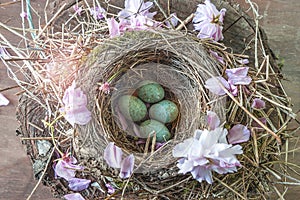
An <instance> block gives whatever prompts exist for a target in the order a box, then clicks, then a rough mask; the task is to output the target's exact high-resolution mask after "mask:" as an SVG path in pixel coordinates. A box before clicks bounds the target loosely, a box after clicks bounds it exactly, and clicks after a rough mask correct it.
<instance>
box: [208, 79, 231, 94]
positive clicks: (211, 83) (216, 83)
mask: <svg viewBox="0 0 300 200" xmlns="http://www.w3.org/2000/svg"><path fill="white" fill-rule="evenodd" d="M221 84H223V86H224V87H225V88H227V89H229V84H228V82H227V81H226V80H225V79H224V78H223V77H222V76H217V77H212V78H209V79H207V80H206V81H205V85H204V87H205V88H207V89H208V90H209V91H210V92H211V93H213V94H216V95H224V94H226V92H225V91H224V90H223V88H222V86H221Z"/></svg>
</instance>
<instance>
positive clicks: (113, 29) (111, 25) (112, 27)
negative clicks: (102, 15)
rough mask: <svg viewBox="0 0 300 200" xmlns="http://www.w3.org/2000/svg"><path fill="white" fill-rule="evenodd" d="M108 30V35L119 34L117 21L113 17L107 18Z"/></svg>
mask: <svg viewBox="0 0 300 200" xmlns="http://www.w3.org/2000/svg"><path fill="white" fill-rule="evenodd" d="M107 24H108V30H109V35H110V37H115V36H119V35H120V28H119V23H118V22H117V21H116V20H115V18H113V17H112V18H110V19H107Z"/></svg>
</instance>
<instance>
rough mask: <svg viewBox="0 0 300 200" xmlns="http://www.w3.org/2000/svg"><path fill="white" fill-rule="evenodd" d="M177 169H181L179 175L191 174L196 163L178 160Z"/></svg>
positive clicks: (183, 159)
mask: <svg viewBox="0 0 300 200" xmlns="http://www.w3.org/2000/svg"><path fill="white" fill-rule="evenodd" d="M177 167H178V168H179V169H180V170H179V171H178V173H179V174H186V173H187V172H190V171H192V170H193V168H194V163H193V161H190V160H188V159H185V158H182V159H179V160H178V163H177Z"/></svg>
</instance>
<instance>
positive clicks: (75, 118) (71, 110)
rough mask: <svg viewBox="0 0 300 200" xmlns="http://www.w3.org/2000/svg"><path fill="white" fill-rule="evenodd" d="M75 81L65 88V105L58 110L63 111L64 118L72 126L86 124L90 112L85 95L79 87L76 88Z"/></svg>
mask: <svg viewBox="0 0 300 200" xmlns="http://www.w3.org/2000/svg"><path fill="white" fill-rule="evenodd" d="M75 87H76V84H75V81H73V83H72V85H71V86H70V87H69V88H67V90H66V91H65V94H64V96H63V103H64V104H65V107H63V108H60V112H64V113H65V116H64V117H65V119H66V120H67V121H68V122H69V123H70V124H71V125H72V126H74V125H75V124H79V125H86V124H87V123H88V122H89V121H90V120H91V112H90V111H89V110H88V109H87V107H86V105H87V97H86V95H85V94H84V93H83V92H82V91H81V89H80V88H76V89H75Z"/></svg>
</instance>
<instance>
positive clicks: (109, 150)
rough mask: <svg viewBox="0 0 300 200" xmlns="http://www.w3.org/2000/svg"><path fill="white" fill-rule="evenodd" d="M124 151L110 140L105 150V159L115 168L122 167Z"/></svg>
mask: <svg viewBox="0 0 300 200" xmlns="http://www.w3.org/2000/svg"><path fill="white" fill-rule="evenodd" d="M122 155H123V151H122V149H121V148H119V147H117V146H116V145H115V144H114V143H113V142H110V143H109V144H108V145H107V147H106V148H105V150H104V160H105V161H106V163H107V164H108V165H109V166H110V167H113V168H121V162H122Z"/></svg>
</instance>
